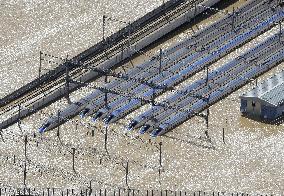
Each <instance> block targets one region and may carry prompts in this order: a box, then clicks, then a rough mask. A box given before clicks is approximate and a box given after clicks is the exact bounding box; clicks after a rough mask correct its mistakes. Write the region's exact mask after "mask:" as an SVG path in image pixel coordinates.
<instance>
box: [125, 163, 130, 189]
mask: <svg viewBox="0 0 284 196" xmlns="http://www.w3.org/2000/svg"><path fill="white" fill-rule="evenodd" d="M128 172H129V168H128V161H127V162H126V167H125V183H126V186H127V187H129V186H128Z"/></svg>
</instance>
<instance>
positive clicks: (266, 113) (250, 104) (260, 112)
mask: <svg viewBox="0 0 284 196" xmlns="http://www.w3.org/2000/svg"><path fill="white" fill-rule="evenodd" d="M240 109H241V112H242V113H244V114H247V115H249V116H254V117H257V118H263V119H268V120H273V119H275V118H277V117H279V116H281V115H283V114H282V113H284V105H283V106H281V107H273V106H271V105H268V104H267V103H266V102H262V101H261V100H259V99H254V98H248V99H244V98H243V99H241V107H240Z"/></svg>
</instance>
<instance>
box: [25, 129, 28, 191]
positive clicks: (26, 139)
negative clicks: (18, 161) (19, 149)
mask: <svg viewBox="0 0 284 196" xmlns="http://www.w3.org/2000/svg"><path fill="white" fill-rule="evenodd" d="M24 142H25V165H24V185H25V187H26V178H27V144H28V136H27V135H25V140H24Z"/></svg>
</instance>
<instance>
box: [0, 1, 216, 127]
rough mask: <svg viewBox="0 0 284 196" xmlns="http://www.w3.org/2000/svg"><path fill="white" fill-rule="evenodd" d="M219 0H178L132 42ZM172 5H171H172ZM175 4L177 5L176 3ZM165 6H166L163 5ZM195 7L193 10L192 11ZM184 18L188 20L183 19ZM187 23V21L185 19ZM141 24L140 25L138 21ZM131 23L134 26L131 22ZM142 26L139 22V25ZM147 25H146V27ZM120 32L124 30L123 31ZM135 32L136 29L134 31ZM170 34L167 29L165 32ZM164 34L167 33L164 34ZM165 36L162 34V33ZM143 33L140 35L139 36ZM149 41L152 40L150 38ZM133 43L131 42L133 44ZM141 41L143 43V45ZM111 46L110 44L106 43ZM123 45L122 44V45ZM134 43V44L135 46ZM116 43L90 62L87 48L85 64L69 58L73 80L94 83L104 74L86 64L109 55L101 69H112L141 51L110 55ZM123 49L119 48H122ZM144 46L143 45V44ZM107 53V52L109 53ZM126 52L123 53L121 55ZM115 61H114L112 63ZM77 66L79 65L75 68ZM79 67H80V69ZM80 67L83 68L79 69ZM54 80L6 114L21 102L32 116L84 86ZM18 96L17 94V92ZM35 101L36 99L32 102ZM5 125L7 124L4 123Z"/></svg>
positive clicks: (24, 114) (23, 116) (27, 114)
mask: <svg viewBox="0 0 284 196" xmlns="http://www.w3.org/2000/svg"><path fill="white" fill-rule="evenodd" d="M217 1H218V0H203V1H199V0H198V1H182V2H180V1H174V2H175V3H176V4H178V5H176V4H174V5H175V6H176V7H175V9H172V8H171V9H172V10H173V11H169V12H163V14H162V15H161V17H160V19H159V22H158V23H159V25H157V24H156V23H153V24H155V25H153V24H152V23H151V24H152V25H153V26H152V27H155V28H152V27H151V25H147V26H146V27H145V28H144V30H143V31H141V29H140V32H144V33H136V34H135V32H134V33H133V35H135V36H133V35H132V36H131V40H132V42H133V43H134V41H133V40H140V42H141V38H140V37H141V35H144V37H145V36H146V37H147V36H148V37H149V36H150V37H151V36H153V31H154V30H155V29H156V32H157V31H158V30H157V28H158V27H160V28H161V25H163V24H164V25H168V22H169V21H174V20H175V18H176V17H181V15H182V17H185V16H186V14H190V13H191V12H193V11H192V9H193V4H194V3H196V4H197V3H199V2H203V3H204V4H206V5H207V4H214V2H217ZM170 5H171V4H170ZM165 6H166V7H167V6H168V4H165ZM172 6H173V5H172ZM161 9H162V8H161ZM163 9H164V10H166V9H165V8H163ZM167 9H169V10H171V9H170V8H169V7H168V8H167ZM190 10H191V12H189V11H190ZM203 10H205V8H202V9H200V10H199V11H198V12H197V14H198V13H199V12H202V11H203ZM178 19H179V20H180V18H178ZM183 20H184V19H183ZM154 22H155V21H154ZM183 22H184V21H183ZM133 24H135V22H134V23H133ZM171 24H173V23H171ZM136 25H137V24H136ZM130 26H131V25H130ZM133 26H135V25H132V27H133ZM138 26H139V25H138ZM142 27H143V26H142ZM163 28H164V27H163ZM147 29H148V30H149V29H151V32H152V33H150V35H149V33H147V34H146V30H147ZM166 31H168V30H166ZM121 32H124V33H125V32H126V31H125V30H124V31H123V30H121ZM121 32H120V33H121ZM129 32H131V31H130V30H129V31H128V33H129ZM131 33H132V32H131ZM165 33H166V32H165ZM116 35H118V34H116ZM127 35H128V34H126V33H125V36H124V38H125V37H127ZM162 35H163V34H162ZM162 35H161V36H162ZM139 36H140V37H139ZM148 37H147V39H148ZM158 38H159V37H155V39H158ZM151 39H154V38H153V37H152V38H151ZM108 40H112V39H111V38H109V39H108V38H107V40H106V41H105V43H107V42H108ZM129 41H130V39H129V38H125V39H124V41H122V42H121V43H122V44H121V43H120V44H121V46H122V45H123V44H126V43H129ZM148 41H149V40H148ZM132 42H131V43H132ZM139 44H140V45H139ZM106 45H107V44H106ZM118 45H119V44H118ZM132 46H133V45H132ZM136 46H137V47H138V49H139V47H141V43H138V45H137V44H136V45H135V47H136ZM104 47H106V46H104ZM115 47H116V46H112V47H111V48H110V49H109V50H107V48H104V49H105V50H104V51H103V55H101V56H100V55H97V56H92V61H88V60H87V59H86V58H85V57H86V56H88V55H89V56H90V55H91V53H90V51H93V52H94V48H92V49H89V50H87V51H88V53H89V54H88V55H87V54H84V55H81V56H80V55H79V56H80V58H83V57H84V58H85V60H84V62H83V63H82V61H79V60H78V59H76V58H75V60H74V58H73V59H71V60H70V61H68V62H66V63H65V64H64V66H65V65H68V67H69V68H68V69H69V71H70V75H71V77H72V79H73V80H77V81H82V82H90V81H93V80H95V79H97V78H98V77H100V76H101V75H100V74H99V73H97V72H95V73H94V71H90V70H89V69H82V67H88V66H90V67H96V65H95V64H94V61H93V60H94V59H96V58H97V59H96V61H98V59H103V56H104V57H106V56H107V61H104V62H103V65H100V66H99V67H101V68H103V69H105V68H107V69H108V68H110V67H111V66H112V65H111V66H110V67H109V65H108V67H107V66H105V63H109V64H112V63H113V61H115V62H116V61H117V60H119V59H118V58H120V61H121V60H123V59H126V58H127V57H128V55H132V53H134V52H137V50H133V51H132V52H128V54H127V55H125V53H126V52H125V53H124V55H123V51H121V53H119V52H117V53H116V54H113V55H112V56H110V55H109V54H108V53H107V51H112V50H113V48H115ZM135 47H134V49H135ZM118 48H119V47H118ZM142 48H143V47H142ZM106 54H107V55H106ZM121 54H122V55H121ZM110 58H112V60H110ZM110 61H111V62H110ZM115 64H117V63H115ZM74 67H75V68H74ZM76 67H77V68H76ZM78 67H79V68H78ZM65 69H66V68H64V70H65ZM52 81H53V82H51V83H48V84H46V85H44V84H43V85H42V86H41V88H42V90H39V91H33V92H32V93H30V94H28V96H26V97H25V96H24V97H23V98H21V99H19V100H18V101H16V102H14V103H13V104H11V105H10V106H9V107H8V109H3V107H2V108H1V109H2V114H3V113H7V112H10V111H11V110H12V109H15V108H16V106H18V105H19V104H21V105H23V108H28V110H25V111H24V112H23V114H21V115H20V118H25V117H26V116H29V115H31V114H32V113H34V112H36V111H38V110H39V109H42V108H44V107H46V106H48V105H49V104H51V103H53V102H54V101H56V100H58V99H60V98H62V97H64V96H65V94H66V93H67V92H68V91H69V92H73V91H75V90H77V89H78V88H80V87H82V85H78V84H73V83H72V84H71V85H70V87H69V89H68V90H67V88H66V86H65V84H64V82H65V77H64V76H62V75H61V76H60V77H58V79H56V80H52ZM44 92H45V93H46V94H47V92H48V96H46V97H45V98H42V97H43V96H42V93H44ZM18 95H19V94H17V96H18ZM15 96H16V95H15ZM36 96H38V97H36ZM43 99H44V100H45V101H42V100H43ZM31 100H32V101H31ZM26 101H28V102H29V104H28V105H25V104H22V103H23V102H26ZM10 119H15V118H14V116H12V117H11V118H10ZM14 121H15V120H9V123H7V122H8V121H6V122H5V126H1V128H2V129H3V128H6V127H7V126H10V125H11V123H14ZM2 124H3V123H2Z"/></svg>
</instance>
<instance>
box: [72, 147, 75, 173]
mask: <svg viewBox="0 0 284 196" xmlns="http://www.w3.org/2000/svg"><path fill="white" fill-rule="evenodd" d="M75 150H76V149H75V148H72V169H73V171H74V173H76V171H75Z"/></svg>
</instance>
